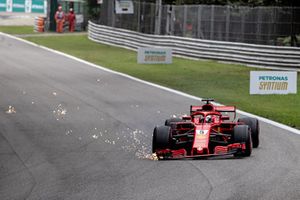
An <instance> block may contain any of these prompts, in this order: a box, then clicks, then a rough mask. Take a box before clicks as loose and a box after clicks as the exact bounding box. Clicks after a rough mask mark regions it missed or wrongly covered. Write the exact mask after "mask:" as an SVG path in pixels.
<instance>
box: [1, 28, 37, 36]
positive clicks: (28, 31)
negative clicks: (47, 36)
mask: <svg viewBox="0 0 300 200" xmlns="http://www.w3.org/2000/svg"><path fill="white" fill-rule="evenodd" d="M0 32H3V33H8V34H14V35H21V34H34V33H36V32H34V31H33V26H0Z"/></svg>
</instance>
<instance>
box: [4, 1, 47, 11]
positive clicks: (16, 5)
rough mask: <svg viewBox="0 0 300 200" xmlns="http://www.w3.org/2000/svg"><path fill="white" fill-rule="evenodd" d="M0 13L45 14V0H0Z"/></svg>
mask: <svg viewBox="0 0 300 200" xmlns="http://www.w3.org/2000/svg"><path fill="white" fill-rule="evenodd" d="M0 12H9V13H10V12H13V13H41V14H47V0H0Z"/></svg>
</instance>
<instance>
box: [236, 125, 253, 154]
mask: <svg viewBox="0 0 300 200" xmlns="http://www.w3.org/2000/svg"><path fill="white" fill-rule="evenodd" d="M233 141H234V142H236V143H245V144H246V150H245V151H244V152H238V153H237V154H235V156H243V157H248V156H250V155H251V152H252V140H251V132H250V129H249V127H248V125H236V126H235V127H234V128H233Z"/></svg>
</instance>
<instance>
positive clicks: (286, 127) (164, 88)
mask: <svg viewBox="0 0 300 200" xmlns="http://www.w3.org/2000/svg"><path fill="white" fill-rule="evenodd" d="M0 35H4V36H6V37H9V38H12V39H15V40H18V41H21V42H24V43H27V44H30V45H32V46H35V47H39V48H41V49H44V50H47V51H50V52H52V53H56V54H59V55H62V56H65V57H67V58H70V59H73V60H76V61H78V62H81V63H84V64H86V65H89V66H91V67H95V68H98V69H101V70H103V71H106V72H110V73H113V74H117V75H120V76H123V77H126V78H129V79H131V80H134V81H137V82H140V83H143V84H146V85H150V86H153V87H156V88H159V89H161V90H165V91H168V92H171V93H174V94H177V95H181V96H184V97H187V98H190V99H194V100H198V101H201V99H202V98H199V97H196V96H193V95H189V94H186V93H184V92H180V91H178V90H174V89H170V88H167V87H164V86H161V85H158V84H155V83H150V82H148V81H144V80H141V79H138V78H135V77H133V76H130V75H128V74H124V73H120V72H116V71H113V70H110V69H107V68H105V67H102V66H99V65H96V64H93V63H90V62H88V61H85V60H82V59H80V58H77V57H74V56H71V55H68V54H66V53H62V52H60V51H56V50H54V49H50V48H47V47H44V46H41V45H38V44H35V43H33V42H30V41H27V40H24V39H22V38H18V37H15V36H12V35H9V34H5V33H2V32H0ZM237 113H239V114H241V115H244V116H247V117H255V118H257V119H258V120H260V121H262V122H265V123H268V124H271V125H273V126H276V127H278V128H281V129H284V130H287V131H289V132H292V133H295V134H298V135H300V130H298V129H295V128H292V127H289V126H287V125H284V124H281V123H278V122H275V121H272V120H270V119H267V118H264V117H260V116H257V115H254V114H251V113H247V112H244V111H242V110H237Z"/></svg>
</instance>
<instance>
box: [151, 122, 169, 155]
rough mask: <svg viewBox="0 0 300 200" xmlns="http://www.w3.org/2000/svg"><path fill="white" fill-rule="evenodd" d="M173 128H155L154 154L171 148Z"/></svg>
mask: <svg viewBox="0 0 300 200" xmlns="http://www.w3.org/2000/svg"><path fill="white" fill-rule="evenodd" d="M170 134H171V128H170V127H169V126H159V127H155V128H154V131H153V139H152V152H153V153H155V152H156V151H157V150H158V149H167V148H170V146H171V145H170Z"/></svg>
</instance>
